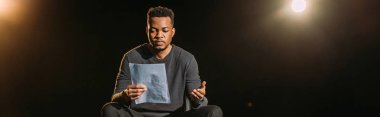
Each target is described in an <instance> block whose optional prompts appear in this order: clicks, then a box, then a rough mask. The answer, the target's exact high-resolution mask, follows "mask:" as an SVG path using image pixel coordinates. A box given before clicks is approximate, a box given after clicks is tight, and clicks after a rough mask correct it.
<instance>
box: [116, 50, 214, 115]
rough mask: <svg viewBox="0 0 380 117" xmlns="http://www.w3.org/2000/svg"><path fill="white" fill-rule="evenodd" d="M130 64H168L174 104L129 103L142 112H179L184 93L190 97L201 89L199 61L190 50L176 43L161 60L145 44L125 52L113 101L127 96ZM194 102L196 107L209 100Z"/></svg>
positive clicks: (172, 102)
mask: <svg viewBox="0 0 380 117" xmlns="http://www.w3.org/2000/svg"><path fill="white" fill-rule="evenodd" d="M129 63H137V64H156V63H165V68H166V75H167V83H168V89H169V94H170V101H171V103H169V104H161V103H142V104H135V103H134V102H133V101H131V102H129V103H126V105H130V107H131V108H132V109H133V110H136V111H139V112H142V113H146V114H149V113H151V114H156V113H157V114H161V115H166V114H169V113H172V112H174V111H177V110H178V109H180V108H181V107H182V106H183V103H184V96H185V95H187V96H190V95H191V92H192V90H193V89H197V88H199V86H200V85H201V80H200V77H199V73H198V64H197V62H196V60H195V58H194V56H193V55H192V54H191V53H189V52H187V51H185V50H184V49H182V48H180V47H178V46H175V45H173V48H172V49H171V51H170V53H169V54H168V55H167V56H166V57H165V58H164V59H161V60H160V59H157V58H156V57H155V56H154V54H152V53H151V52H150V51H149V50H148V44H142V45H140V46H137V47H136V48H134V49H132V50H130V51H128V52H127V53H126V54H124V57H123V60H122V62H121V65H120V70H119V73H118V75H117V78H116V84H115V89H114V96H113V99H112V100H114V101H120V100H124V99H123V98H124V97H123V96H122V95H121V94H120V93H121V92H122V91H123V90H125V89H126V88H127V87H128V85H130V84H132V82H131V77H130V70H129ZM192 101H193V100H192ZM122 102H123V101H122ZM124 103H125V102H124ZM192 103H193V104H195V105H196V106H200V105H205V104H204V103H207V101H198V102H197V101H193V102H192Z"/></svg>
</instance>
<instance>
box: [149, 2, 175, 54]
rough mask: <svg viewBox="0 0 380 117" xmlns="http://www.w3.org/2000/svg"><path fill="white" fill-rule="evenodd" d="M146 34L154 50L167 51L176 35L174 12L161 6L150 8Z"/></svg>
mask: <svg viewBox="0 0 380 117" xmlns="http://www.w3.org/2000/svg"><path fill="white" fill-rule="evenodd" d="M146 32H147V35H148V41H149V44H150V45H152V47H153V49H155V50H157V51H163V50H165V49H166V48H167V47H168V46H169V45H170V44H171V41H172V38H173V36H174V34H175V28H174V12H173V11H172V10H171V9H169V8H166V7H161V6H158V7H153V8H150V9H149V11H148V13H147V27H146Z"/></svg>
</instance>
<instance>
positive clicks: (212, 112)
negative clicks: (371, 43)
mask: <svg viewBox="0 0 380 117" xmlns="http://www.w3.org/2000/svg"><path fill="white" fill-rule="evenodd" d="M202 108H203V109H204V111H206V113H207V114H208V116H209V117H222V116H223V111H222V109H221V108H220V107H219V106H217V105H208V106H204V107H202Z"/></svg>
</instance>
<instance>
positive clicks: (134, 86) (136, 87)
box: [128, 84, 147, 89]
mask: <svg viewBox="0 0 380 117" xmlns="http://www.w3.org/2000/svg"><path fill="white" fill-rule="evenodd" d="M128 88H132V89H147V88H146V86H145V85H143V84H138V85H129V86H128Z"/></svg>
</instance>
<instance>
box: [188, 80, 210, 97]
mask: <svg viewBox="0 0 380 117" xmlns="http://www.w3.org/2000/svg"><path fill="white" fill-rule="evenodd" d="M205 95H206V81H203V82H202V84H201V86H200V87H199V88H198V89H194V90H193V92H191V96H192V97H193V99H197V100H203V98H204V96H205Z"/></svg>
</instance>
